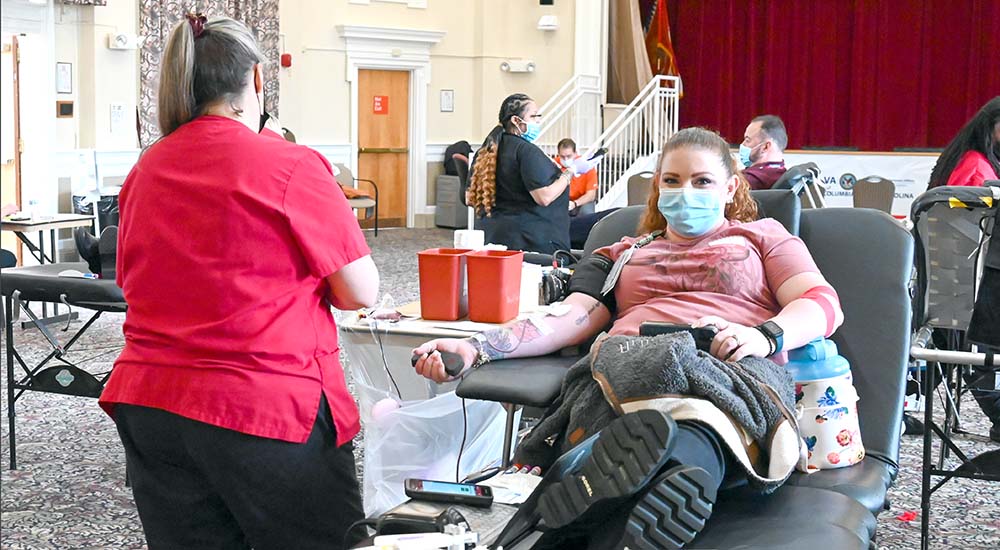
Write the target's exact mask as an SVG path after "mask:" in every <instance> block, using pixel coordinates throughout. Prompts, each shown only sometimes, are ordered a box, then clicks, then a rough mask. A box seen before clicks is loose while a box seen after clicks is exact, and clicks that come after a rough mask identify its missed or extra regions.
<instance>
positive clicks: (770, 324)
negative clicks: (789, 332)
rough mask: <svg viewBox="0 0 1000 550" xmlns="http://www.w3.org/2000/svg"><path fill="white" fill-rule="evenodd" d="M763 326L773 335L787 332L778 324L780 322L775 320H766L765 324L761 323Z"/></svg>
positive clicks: (776, 335)
mask: <svg viewBox="0 0 1000 550" xmlns="http://www.w3.org/2000/svg"><path fill="white" fill-rule="evenodd" d="M761 328H762V329H764V330H765V331H767V333H768V334H770V335H771V336H773V337H778V336H781V335H782V334H784V333H785V331H784V330H782V329H781V327H779V326H778V323H775V322H774V321H765V322H764V324H762V325H761Z"/></svg>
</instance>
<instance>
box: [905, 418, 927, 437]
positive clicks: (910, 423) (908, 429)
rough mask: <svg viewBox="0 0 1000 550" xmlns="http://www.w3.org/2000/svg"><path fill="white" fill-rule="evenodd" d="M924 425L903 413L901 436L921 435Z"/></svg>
mask: <svg viewBox="0 0 1000 550" xmlns="http://www.w3.org/2000/svg"><path fill="white" fill-rule="evenodd" d="M923 433H924V423H923V422H921V421H920V420H918V419H917V417H915V416H912V415H910V414H908V413H903V435H923Z"/></svg>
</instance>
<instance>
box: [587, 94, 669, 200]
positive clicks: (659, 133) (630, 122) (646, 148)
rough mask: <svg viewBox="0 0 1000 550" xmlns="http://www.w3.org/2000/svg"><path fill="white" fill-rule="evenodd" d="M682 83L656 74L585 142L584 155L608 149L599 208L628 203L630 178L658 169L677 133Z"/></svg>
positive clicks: (602, 169) (600, 175)
mask: <svg viewBox="0 0 1000 550" xmlns="http://www.w3.org/2000/svg"><path fill="white" fill-rule="evenodd" d="M680 86H681V84H680V78H678V77H676V76H663V75H657V76H654V77H653V79H652V80H650V81H649V84H646V86H645V87H644V88H643V89H642V91H641V92H639V94H638V95H637V96H636V97H635V99H633V100H632V102H631V103H629V104H628V106H626V107H625V108H624V109H623V110H621V112H620V114H619V115H618V117H617V118H616V119H615V120H614V121H613V122H611V124H610V125H609V126H608V127H607V129H606V130H605V131H604V132H603V133H602V134H601V135H600V136H598V137H597V139H595V140H594V141H590V142H587V141H585V142H583V143H590V146H589V147H587V150H586V151H585V152H583V155H584V156H585V157H589V156H590V155H592V154H593V153H594V152H595V151H597V149H599V148H602V147H603V148H605V149H607V155H606V156H605V157H604V162H602V163H601V165H600V166H599V167H598V168H597V173H598V187H597V201H598V202H597V210H606V209H608V208H615V207H620V206H626V204H627V202H628V201H627V197H628V179H629V177H631V176H632V175H634V174H637V173H640V172H651V171H654V170H655V169H656V166H655V163H656V159H657V157H658V155H659V153H660V149H661V148H662V147H663V143H664V142H665V141H666V140H667V139H668V138H669V137H670V136H672V135H673V134H674V133H675V132H677V124H678V113H679V110H678V107H679V100H680V89H681V88H680ZM606 112H607V111H606Z"/></svg>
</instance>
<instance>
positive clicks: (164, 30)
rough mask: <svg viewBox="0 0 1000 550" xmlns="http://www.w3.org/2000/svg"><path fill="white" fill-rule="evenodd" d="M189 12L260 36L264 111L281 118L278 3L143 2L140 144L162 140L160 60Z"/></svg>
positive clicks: (222, 0)
mask: <svg viewBox="0 0 1000 550" xmlns="http://www.w3.org/2000/svg"><path fill="white" fill-rule="evenodd" d="M189 11H194V12H201V13H204V14H205V15H207V16H208V17H209V19H211V18H212V17H222V16H225V17H231V18H233V19H236V20H237V21H241V22H243V23H245V24H246V25H247V26H248V27H250V29H251V30H253V32H254V34H255V35H256V37H257V43H258V44H259V45H260V49H261V52H262V53H263V54H264V58H265V59H266V61H265V62H264V64H263V69H264V108H265V109H266V110H267V112H269V113H271V114H273V115H275V116H277V115H278V93H279V89H278V57H279V55H280V53H281V52H280V49H279V39H278V0H203V1H201V2H196V3H191V2H190V1H182V0H140V2H139V35H140V36H144V37H145V41H144V42H143V43H142V49H141V51H140V52H139V56H140V57H139V143H140V146H141V147H148V146H149V145H150V144H152V143H153V142H154V141H156V140H157V139H158V138H159V137H160V125H159V122H157V118H156V116H157V115H156V92H157V88H158V86H159V69H160V58H161V57H162V56H163V49H164V48H165V47H166V43H167V38H168V37H169V36H170V31H171V30H172V29H173V28H174V25H176V24H177V22H179V21H181V20H182V19H183V18H184V15H185V14H186V13H188V12H189Z"/></svg>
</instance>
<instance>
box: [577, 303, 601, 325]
mask: <svg viewBox="0 0 1000 550" xmlns="http://www.w3.org/2000/svg"><path fill="white" fill-rule="evenodd" d="M599 307H601V302H594V303H593V304H592V305H591V306H590V307H588V308H587V311H586V312H584V314H583V315H581V316H579V317H577V318H576V321H575V323H576V325H577V326H580V325H582V324H584V323H586V322H587V319H590V316H591V315H593V314H594V312H595V311H597V308H599Z"/></svg>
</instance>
